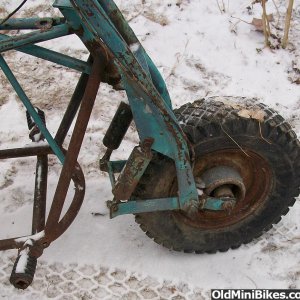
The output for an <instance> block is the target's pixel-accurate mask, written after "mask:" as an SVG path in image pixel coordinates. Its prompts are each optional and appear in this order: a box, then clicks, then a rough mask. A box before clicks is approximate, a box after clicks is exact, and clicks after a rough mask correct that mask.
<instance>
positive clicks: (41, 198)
mask: <svg viewBox="0 0 300 300" xmlns="http://www.w3.org/2000/svg"><path fill="white" fill-rule="evenodd" d="M47 178H48V157H47V156H46V155H42V156H38V157H37V163H36V173H35V188H34V199H33V214H32V231H31V233H32V234H36V233H38V232H41V231H42V230H44V228H45V219H46V197H47Z"/></svg>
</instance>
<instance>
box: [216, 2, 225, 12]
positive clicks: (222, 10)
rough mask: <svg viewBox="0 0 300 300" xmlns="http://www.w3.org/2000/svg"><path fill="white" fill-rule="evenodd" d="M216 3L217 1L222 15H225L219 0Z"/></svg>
mask: <svg viewBox="0 0 300 300" xmlns="http://www.w3.org/2000/svg"><path fill="white" fill-rule="evenodd" d="M216 1H217V5H218V7H219V10H220V13H221V14H223V12H224V10H222V8H221V6H220V3H219V0H216Z"/></svg>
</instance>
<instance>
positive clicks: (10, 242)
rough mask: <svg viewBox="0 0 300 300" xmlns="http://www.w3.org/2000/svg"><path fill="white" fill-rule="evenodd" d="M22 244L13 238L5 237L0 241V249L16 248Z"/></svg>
mask: <svg viewBox="0 0 300 300" xmlns="http://www.w3.org/2000/svg"><path fill="white" fill-rule="evenodd" d="M21 246H22V244H21V243H17V242H16V239H15V238H12V239H5V240H1V241H0V251H5V250H9V249H18V248H20V247H21Z"/></svg>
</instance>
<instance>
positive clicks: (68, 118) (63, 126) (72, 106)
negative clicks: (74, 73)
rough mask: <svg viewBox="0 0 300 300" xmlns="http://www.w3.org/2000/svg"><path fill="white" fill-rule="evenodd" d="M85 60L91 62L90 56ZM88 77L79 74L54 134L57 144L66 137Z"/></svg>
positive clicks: (60, 143)
mask: <svg viewBox="0 0 300 300" xmlns="http://www.w3.org/2000/svg"><path fill="white" fill-rule="evenodd" d="M87 62H88V64H90V63H92V57H91V56H89V58H88V61H87ZM88 79H89V75H88V74H84V73H83V74H81V76H80V78H79V80H78V83H77V85H76V88H75V91H74V93H73V95H72V98H71V100H70V103H69V105H68V107H67V110H66V112H65V114H64V117H63V119H62V121H61V123H60V126H59V128H58V130H57V133H56V136H55V140H56V142H57V143H58V144H59V145H62V143H63V141H64V139H65V138H66V135H67V133H68V131H69V129H70V126H71V124H72V122H73V120H74V118H75V116H76V114H77V111H78V109H79V106H80V103H81V100H82V97H83V95H84V91H85V89H86V86H87V83H88Z"/></svg>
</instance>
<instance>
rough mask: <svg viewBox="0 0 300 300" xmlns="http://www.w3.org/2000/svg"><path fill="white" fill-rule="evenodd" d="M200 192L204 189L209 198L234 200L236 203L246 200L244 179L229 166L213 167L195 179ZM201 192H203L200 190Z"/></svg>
mask: <svg viewBox="0 0 300 300" xmlns="http://www.w3.org/2000/svg"><path fill="white" fill-rule="evenodd" d="M195 181H196V186H197V188H198V190H199V189H200V185H199V184H198V183H199V182H201V186H203V187H204V189H203V192H204V194H205V195H206V196H208V197H215V198H223V199H224V198H225V199H226V198H228V199H234V200H235V201H236V202H238V201H242V200H243V199H244V198H245V194H246V188H245V185H244V183H243V178H242V177H241V175H240V174H239V172H238V171H237V170H235V169H234V168H232V167H228V166H218V167H213V168H211V169H209V170H207V171H205V172H204V173H203V174H201V176H200V180H199V179H198V178H196V179H195ZM200 191H201V190H200Z"/></svg>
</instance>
